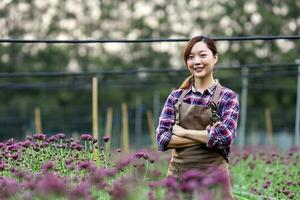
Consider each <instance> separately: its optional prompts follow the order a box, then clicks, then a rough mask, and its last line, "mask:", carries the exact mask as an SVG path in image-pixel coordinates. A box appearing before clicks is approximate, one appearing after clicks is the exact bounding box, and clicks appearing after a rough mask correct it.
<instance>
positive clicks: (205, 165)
mask: <svg viewBox="0 0 300 200" xmlns="http://www.w3.org/2000/svg"><path fill="white" fill-rule="evenodd" d="M184 61H185V63H186V66H187V68H188V70H189V72H190V73H191V76H189V77H188V78H187V79H186V80H185V81H184V82H183V83H182V85H181V86H180V88H179V89H177V90H175V91H173V92H172V93H171V94H170V95H169V97H168V98H167V100H166V103H165V105H164V107H163V109H162V112H161V116H160V119H159V124H158V127H157V130H156V137H157V143H158V147H159V149H160V150H161V151H165V150H168V149H173V151H172V159H171V161H170V163H169V170H168V175H172V176H175V177H177V178H181V177H182V175H183V174H184V173H185V172H187V171H189V170H192V169H197V170H200V171H201V172H203V173H205V174H207V176H211V175H212V170H211V169H212V168H213V169H215V171H216V170H219V169H221V171H223V172H224V174H225V176H226V177H227V181H226V183H225V184H224V188H223V189H224V199H232V194H231V186H230V177H229V173H228V163H229V154H230V146H231V144H232V142H233V141H234V139H235V137H236V128H237V121H238V115H239V100H238V95H237V94H236V93H235V92H234V91H232V90H230V89H228V88H226V87H224V86H221V84H220V83H219V82H218V81H217V80H215V79H214V76H213V70H214V67H215V64H216V63H217V61H218V53H217V48H216V45H215V41H214V40H212V39H210V38H208V37H204V36H197V37H194V38H192V39H191V40H190V41H189V42H188V44H187V45H186V48H185V50H184Z"/></svg>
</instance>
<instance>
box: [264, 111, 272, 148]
mask: <svg viewBox="0 0 300 200" xmlns="http://www.w3.org/2000/svg"><path fill="white" fill-rule="evenodd" d="M265 121H266V129H267V135H268V140H269V142H270V144H273V128H272V118H271V109H270V108H266V109H265Z"/></svg>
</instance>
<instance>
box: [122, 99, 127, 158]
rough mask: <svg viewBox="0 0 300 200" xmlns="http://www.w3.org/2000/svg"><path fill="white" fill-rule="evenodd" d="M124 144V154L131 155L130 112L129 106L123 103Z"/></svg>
mask: <svg viewBox="0 0 300 200" xmlns="http://www.w3.org/2000/svg"><path fill="white" fill-rule="evenodd" d="M121 107H122V129H123V130H122V133H123V137H122V141H123V142H122V144H123V151H124V153H129V134H128V110H127V104H126V103H125V102H123V103H122V105H121Z"/></svg>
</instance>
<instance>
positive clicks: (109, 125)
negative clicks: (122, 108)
mask: <svg viewBox="0 0 300 200" xmlns="http://www.w3.org/2000/svg"><path fill="white" fill-rule="evenodd" d="M112 122H113V109H112V108H111V107H109V108H107V111H106V124H105V135H106V136H108V137H110V141H109V142H107V143H105V152H106V156H107V157H108V156H109V155H110V146H111V142H112V138H111V135H112V134H111V132H112Z"/></svg>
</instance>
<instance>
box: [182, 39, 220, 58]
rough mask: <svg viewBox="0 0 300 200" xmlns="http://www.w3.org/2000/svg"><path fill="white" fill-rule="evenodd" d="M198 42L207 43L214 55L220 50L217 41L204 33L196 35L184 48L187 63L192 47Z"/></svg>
mask: <svg viewBox="0 0 300 200" xmlns="http://www.w3.org/2000/svg"><path fill="white" fill-rule="evenodd" d="M197 42H204V43H205V44H206V45H207V48H209V49H210V50H211V52H212V53H213V55H214V56H216V55H217V54H218V51H217V48H216V42H215V41H214V40H213V39H211V38H209V37H206V36H203V35H200V36H196V37H193V38H192V39H190V41H189V42H188V43H187V45H186V47H185V49H184V53H183V59H184V62H185V64H186V62H187V59H188V57H189V54H190V52H191V49H192V48H193V46H194V45H195V44H196V43H197Z"/></svg>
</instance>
